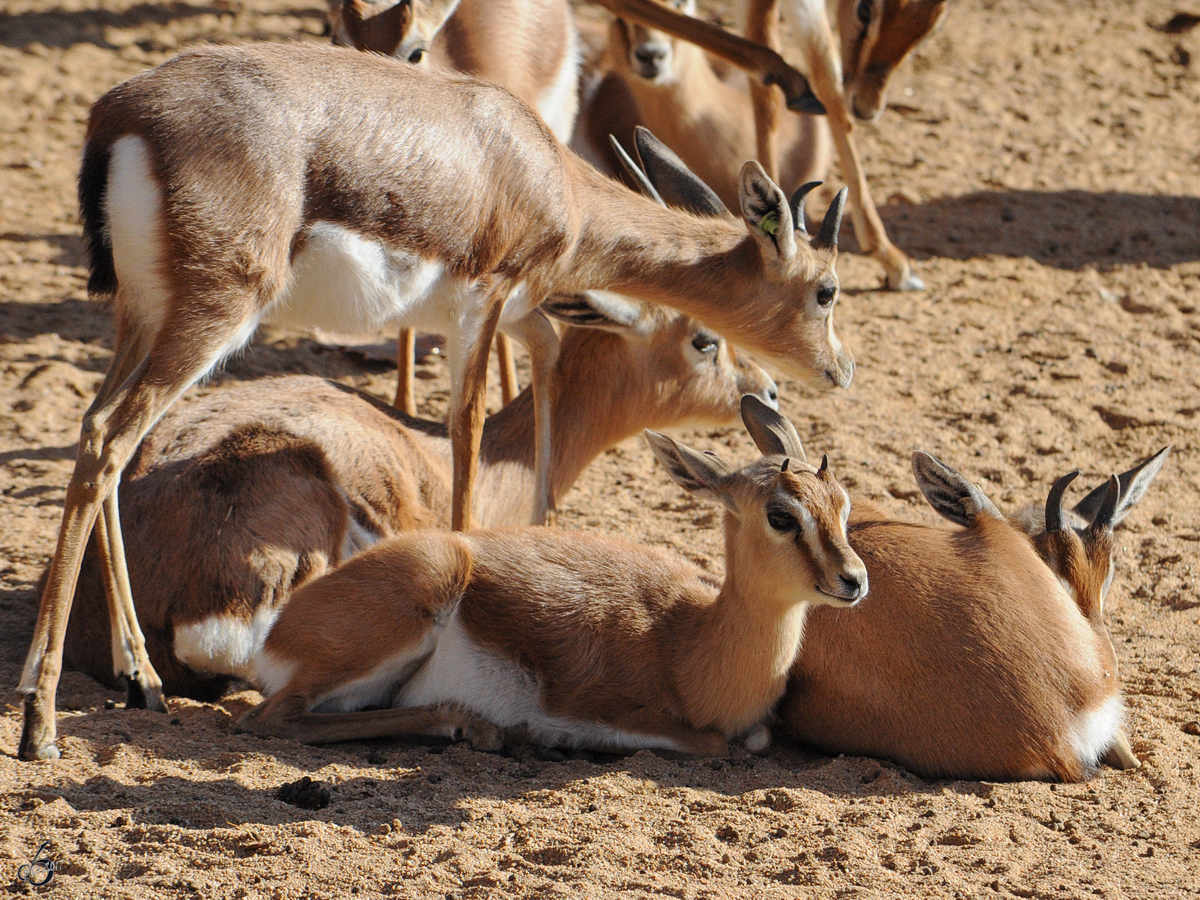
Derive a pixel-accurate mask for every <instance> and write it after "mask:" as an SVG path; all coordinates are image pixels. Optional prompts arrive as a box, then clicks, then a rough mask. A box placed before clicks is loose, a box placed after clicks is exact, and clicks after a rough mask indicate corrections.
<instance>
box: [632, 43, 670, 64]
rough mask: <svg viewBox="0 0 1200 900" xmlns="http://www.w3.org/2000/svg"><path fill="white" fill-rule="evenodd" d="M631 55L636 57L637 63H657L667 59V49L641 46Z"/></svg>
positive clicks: (655, 46)
mask: <svg viewBox="0 0 1200 900" xmlns="http://www.w3.org/2000/svg"><path fill="white" fill-rule="evenodd" d="M633 55H634V56H635V57H637V60H638V62H644V63H658V62H662V61H663V60H664V59H666V58H667V48H666V47H660V46H658V45H657V44H642V45H641V46H640V47H638V48H637V49H636V50H634V51H633Z"/></svg>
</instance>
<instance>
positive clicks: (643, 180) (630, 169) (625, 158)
mask: <svg viewBox="0 0 1200 900" xmlns="http://www.w3.org/2000/svg"><path fill="white" fill-rule="evenodd" d="M608 142H609V143H610V144H612V148H613V152H614V153H616V154H617V159H618V160H619V161H620V163H621V167H622V168H623V169H624V170H625V174H626V175H628V176H629V177H630V178H632V179H633V180H634V181H635V182H636V183H637V186H638V187H640V188H641V189H642V191H643V192H644V193H645V194H646V196H648V197H649V198H650V199H651V200H653V201H654V202H655V203H657V204H658V205H659V206H666V205H667V204H666V202H665V201H664V200H663V198H662V197H660V196H659V194H658V191H657V190H656V189H655V187H654V185H652V184H651V183H650V179H649V178H647V177H646V173H645V172H643V171H642V167H641V166H639V165H638V164H637V163H635V162H634V161H633V159H632V157H630V155H629V154H628V153H626V152H625V148H624V147H622V146H621V142H620V141H618V140H617V139H616V138H615V137H613V136H612V135H611V134H610V135H609V136H608Z"/></svg>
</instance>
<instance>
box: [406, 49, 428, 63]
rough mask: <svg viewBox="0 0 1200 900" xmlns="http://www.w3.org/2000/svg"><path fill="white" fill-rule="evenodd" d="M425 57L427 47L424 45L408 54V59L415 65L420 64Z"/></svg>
mask: <svg viewBox="0 0 1200 900" xmlns="http://www.w3.org/2000/svg"><path fill="white" fill-rule="evenodd" d="M424 58H425V48H424V47H418V48H417V49H416V50H414V51H413V52H412V53H410V54H408V61H409V62H410V63H412V64H413V65H414V66H418V65H420V64H421V60H423V59H424Z"/></svg>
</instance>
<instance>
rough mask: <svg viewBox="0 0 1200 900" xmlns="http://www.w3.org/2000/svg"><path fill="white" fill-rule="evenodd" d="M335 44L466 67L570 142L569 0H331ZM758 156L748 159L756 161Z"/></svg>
mask: <svg viewBox="0 0 1200 900" xmlns="http://www.w3.org/2000/svg"><path fill="white" fill-rule="evenodd" d="M329 19H330V30H331V32H332V35H333V40H334V43H337V44H342V45H345V46H352V47H355V48H357V49H359V50H367V51H371V52H375V53H382V54H383V55H384V56H391V57H394V58H396V59H400V60H406V61H408V62H410V63H413V64H414V65H432V66H434V67H436V68H440V69H446V70H452V71H458V72H465V73H467V74H469V75H474V76H475V77H477V78H482V79H483V80H485V81H490V82H492V83H493V84H498V85H500V86H501V87H504V88H507V89H508V90H510V91H511V92H512V93H513V94H515V95H516V96H517V98H518V99H520V100H524V101H525V102H526V103H527V104H529V106H530V107H532V108H533V109H534V110H535V111H536V112H537V113H538V115H540V116H541V117H542V121H544V122H545V123H546V124H547V125H548V126H549V127H550V130H551V131H553V132H554V136H555V137H557V138H558V139H559V140H560V141H562V143H564V144H566V143H569V142H570V140H571V132H572V130H573V129H574V127H575V113H576V110H577V108H578V103H579V98H578V90H577V85H578V81H579V40H578V37H577V35H576V33H575V25H574V22H573V19H572V16H571V7H570V5H569V4H568V3H567V0H399V2H394V0H383V2H382V3H370V2H368V0H329ZM751 155H752V154H747V156H746V157H745V158H746V159H749V158H750V156H751ZM414 337H415V332H414V331H413V329H411V328H404V329H402V330H401V332H400V340H399V349H398V352H397V357H396V363H397V369H398V371H399V383H398V385H397V389H396V400H395V404H394V405H395V406H396V408H397V409H402V410H404V412H406V413H408V414H409V415H410V416H412V415H416V412H417V409H416V406H417V403H416V396H415V395H414V392H413V386H414V383H415V382H414V378H413V340H414ZM496 354H497V356H498V357H499V359H500V389H501V392H502V394H503V397H504V402H505V403H508V402H510V401H511V400H512V399H513V397H515V396H516V395H517V391H519V390H520V387H519V385H518V382H517V369H516V362H515V359H514V356H513V349H512V343H511V342H510V341H509V339H508V337H507V336H506V335H504V334H499V335H497V336H496Z"/></svg>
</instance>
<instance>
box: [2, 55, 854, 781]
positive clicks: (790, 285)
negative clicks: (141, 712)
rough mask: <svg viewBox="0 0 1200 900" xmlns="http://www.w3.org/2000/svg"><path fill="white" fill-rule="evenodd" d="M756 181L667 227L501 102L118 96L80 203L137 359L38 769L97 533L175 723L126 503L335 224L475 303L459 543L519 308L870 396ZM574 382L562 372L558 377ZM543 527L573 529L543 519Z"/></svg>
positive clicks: (50, 618) (32, 735) (358, 83)
mask: <svg viewBox="0 0 1200 900" xmlns="http://www.w3.org/2000/svg"><path fill="white" fill-rule="evenodd" d="M314 84H316V85H320V86H321V87H320V90H319V91H318V90H314V88H313V85H314ZM126 135H133V136H137V137H138V138H140V139H141V140H142V141H143V142H144V145H145V146H146V147H147V148H148V153H149V157H150V158H149V164H150V166H151V167H152V171H153V177H154V178H155V179H156V180H157V182H158V184H159V185H160V187H161V188H162V189H163V190H162V198H163V203H164V207H163V210H162V213H161V215H162V222H161V226H162V228H161V232H160V237H161V241H162V243H163V244H164V246H163V248H162V252H163V254H164V258H163V260H162V263H161V266H159V269H160V271H159V272H158V273H157V274H158V275H159V276H160V277H161V278H162V280H163V282H164V283H165V286H166V287H165V290H166V296H165V297H164V298H162V301H161V304H160V309H159V313H160V315H151V314H150V313H148V311H147V310H146V309H143V308H140V307H139V297H138V296H136V295H131V293H130V292H129V291H126V290H123V289H122V287H121V285H120V283H119V282H118V279H117V277H116V270H115V268H114V266H113V251H112V248H111V246H110V245H109V244H108V243H107V241H108V238H107V237H106V235H107V234H108V232H107V231H106V215H107V213H106V212H105V209H106V207H105V183H106V182H105V179H106V177H107V175H106V172H107V168H106V167H107V162H106V160H107V159H108V155H109V153H110V151H111V147H112V145H113V143H114V142H115V141H116V140H118V139H120V138H122V137H124V136H126ZM743 175H744V177H743V184H744V190H745V191H746V200H745V203H744V206H745V207H746V210H747V211H746V212H744V218H745V221H743V222H741V223H738V222H735V221H732V220H725V219H702V218H699V217H695V216H689V215H687V214H684V213H680V212H677V211H673V210H668V209H664V208H662V207H660V206H657V205H656V204H654V203H652V202H651V201H649V200H646V199H645V198H641V197H638V196H637V195H635V194H633V193H632V192H630V191H628V190H627V189H625V188H623V187H621V186H620V185H617V184H616V183H615V182H613V181H611V180H610V179H607V178H605V177H604V176H603V175H601V174H600V173H598V172H596V171H595V170H594V169H593V168H592V167H591V166H589V165H588V164H587V163H585V162H583V161H582V160H580V159H578V158H577V157H575V156H574V155H573V154H571V153H569V152H568V151H567V150H565V149H564V148H563V147H562V146H561V145H560V144H559V143H558V142H557V141H556V140H555V139H554V137H553V135H552V134H550V132H549V131H548V130H547V129H546V127H545V126H544V124H543V123H542V122H541V121H540V120H539V119H538V117H537V116H536V115H535V114H534V113H533V112H532V111H530V110H529V109H528V107H526V106H524V105H523V104H521V103H520V102H519V101H517V100H516V99H514V98H513V97H512V95H511V94H508V93H507V92H505V91H503V90H501V89H499V88H496V87H493V86H489V85H487V84H485V83H482V82H478V81H473V80H471V79H468V78H466V77H449V76H445V75H439V74H435V73H431V72H425V71H423V70H421V69H419V68H417V67H414V66H410V65H405V64H400V63H396V62H394V61H391V60H387V59H383V58H380V57H377V56H375V55H373V54H366V53H353V52H348V51H345V50H341V49H337V48H323V47H305V46H286V47H285V46H278V45H258V46H249V45H248V46H244V47H221V48H216V47H213V48H205V49H201V50H195V51H191V52H189V53H185V54H183V55H181V56H179V57H176V58H175V59H174V60H171V61H170V62H168V63H165V64H164V65H162V66H160V67H158V68H157V69H153V70H151V71H149V72H145V73H142V74H141V75H138V76H135V77H134V78H132V79H130V80H129V81H127V82H125V83H124V84H122V85H119V86H118V87H116V88H114V89H112V90H111V91H109V92H108V93H107V94H106V95H104V96H103V97H102V98H101V99H100V100H99V101H97V103H96V105H95V106H94V107H93V110H92V114H91V118H90V119H89V125H88V132H87V139H86V146H85V151H84V161H83V169H82V171H81V178H80V197H81V205H82V207H83V213H84V220H85V227H86V229H87V230H88V240H89V247H90V250H91V254H92V278H91V280H90V282H89V285H90V286H91V287H92V288H94V289H95V290H97V291H99V292H105V291H111V292H114V294H115V297H114V300H115V307H116V315H117V335H118V338H117V347H116V350H115V353H114V360H113V364H112V368H111V369H110V371H109V374H108V375H107V376H106V378H105V381H104V383H103V385H102V386H101V389H100V392H99V395H98V396H97V399H96V401H95V402H94V403H93V405H92V406H91V407H90V408H89V410H88V413H87V415H86V418H85V421H84V426H83V432H82V436H81V441H80V451H79V456H78V459H77V462H76V468H75V471H74V473H73V475H72V480H71V484H70V485H69V486H68V489H67V496H66V503H65V511H64V518H63V526H62V530H61V531H60V534H59V543H58V548H57V550H56V552H55V555H54V559H53V562H52V564H51V568H50V573H49V576H48V578H47V584H46V590H45V593H44V594H43V597H42V606H41V608H40V610H39V615H38V623H37V626H36V628H35V632H34V638H33V642H32V645H31V648H30V653H29V655H28V657H27V659H26V666H25V669H24V672H23V675H22V679H21V684H20V686H19V689H20V691H21V692H22V693H23V694H24V695H25V696H26V701H27V702H26V718H25V729H24V731H23V735H22V740H21V745H20V754H21V756H22V757H23V758H31V757H42V756H47V757H52V756H54V755H55V753H56V752H57V750H56V749H55V748H54V744H53V741H54V733H55V725H54V716H53V708H54V707H53V695H54V690H55V686H56V685H57V682H58V675H59V670H60V666H61V647H62V638H63V634H64V630H65V626H66V621H67V616H68V614H69V610H70V598H71V596H72V595H73V594H74V589H75V581H76V578H77V575H78V571H79V565H80V562H81V560H82V556H83V551H84V548H85V545H86V543H87V540H88V536H89V534H90V533H91V530H92V526H93V524H94V523H95V522H96V521H97V520H99V523H100V528H101V529H102V533H101V536H102V538H103V541H102V545H101V550H102V554H103V556H104V557H105V564H104V566H103V569H104V571H105V577H106V581H107V582H108V584H109V587H110V591H111V596H112V597H113V599H112V601H111V608H112V610H113V612H112V615H111V619H112V621H113V623H114V624H115V625H117V626H119V627H118V629H117V630H118V631H120V632H121V635H120V636H121V652H120V656H121V659H120V660H119V661H118V663H117V665H118V668H119V670H120V671H121V673H122V674H123V675H125V676H128V677H129V678H130V679H131V683H134V684H136V685H137V686H138V687H137V692H138V694H139V696H138V697H135V699H138V700H143V701H144V702H146V703H147V704H148V705H150V706H153V707H155V708H165V707H164V706H163V703H162V700H161V683H160V682H159V679H158V677H157V675H156V674H155V673H154V671H153V667H152V666H151V665H150V662H149V659H148V657H146V655H145V650H144V640H143V638H142V637H141V635H140V633H139V632H138V630H137V623H136V613H135V611H134V605H133V599H132V595H131V593H130V591H129V588H128V584H127V579H126V578H125V575H124V568H125V567H124V563H123V559H122V556H121V550H120V547H121V543H122V542H121V535H120V519H119V512H118V509H117V494H116V492H115V487H116V481H117V479H118V476H119V474H120V472H121V471H122V470H123V469H124V467H125V464H126V462H127V461H128V460H129V458H130V457H131V456H132V454H133V451H134V449H135V447H136V446H137V443H138V442H139V441H140V440H141V438H142V436H143V435H144V434H145V433H146V431H148V430H149V429H150V428H151V427H152V426H153V424H154V423H155V422H156V421H157V420H158V418H159V417H160V416H161V415H162V414H163V412H164V411H165V410H166V409H167V407H169V406H170V404H171V403H172V402H174V400H175V399H176V398H177V397H178V396H179V395H180V394H181V393H182V392H183V391H184V390H185V389H186V388H187V387H188V386H189V385H190V384H192V383H194V382H195V381H196V380H198V379H199V378H201V377H203V376H204V375H205V374H206V373H207V372H208V371H210V370H211V369H212V367H213V366H214V365H216V364H217V363H218V362H219V360H220V359H221V358H222V356H223V355H224V354H226V353H228V352H232V351H234V350H236V349H237V347H238V346H239V344H240V343H242V342H244V341H245V340H247V339H248V338H249V334H250V331H249V330H250V327H251V326H252V325H253V324H254V322H255V321H256V320H257V318H258V317H259V316H261V315H262V314H263V313H264V312H265V311H266V310H268V309H269V308H270V307H271V306H272V304H273V303H275V302H276V301H277V300H278V299H279V298H280V297H281V296H282V295H283V293H284V291H285V289H286V287H287V285H288V283H289V279H290V278H291V271H290V267H289V266H290V260H291V259H292V258H293V257H294V256H295V255H296V254H297V253H299V252H300V251H301V250H302V249H303V248H304V247H305V245H306V243H307V242H308V240H309V238H310V235H309V232H308V231H307V229H308V228H309V227H310V226H311V225H312V224H313V223H315V222H318V221H325V222H331V223H336V224H340V225H343V226H348V227H351V228H353V229H354V231H355V232H356V233H357V234H359V235H361V236H362V237H363V238H366V239H370V240H374V241H377V242H379V244H382V245H384V246H386V247H387V248H389V250H390V251H391V252H393V253H408V254H415V255H417V256H419V257H421V258H423V259H427V260H436V261H439V262H440V263H441V264H442V265H443V266H444V270H443V271H444V272H445V273H447V274H448V275H449V276H452V277H453V278H455V279H456V280H457V281H458V282H459V283H460V284H464V285H469V292H468V298H467V300H468V301H469V303H470V304H472V307H471V309H470V310H468V311H467V312H465V313H464V314H463V315H462V316H461V317H460V318H459V320H458V321H459V322H460V323H462V328H463V330H464V335H463V336H462V343H463V344H464V346H463V347H462V348H461V352H460V353H452V354H451V362H452V364H456V365H460V366H461V365H464V363H463V361H471V362H472V363H474V368H473V374H472V375H471V376H470V379H468V378H467V377H466V375H465V374H464V375H463V376H462V377H461V378H457V379H456V380H455V382H454V384H453V385H452V407H453V408H452V411H451V420H452V422H451V428H452V431H453V433H454V434H455V436H456V437H457V438H458V439H459V441H460V444H465V445H466V446H465V447H463V446H460V448H459V450H458V451H457V452H456V454H455V455H456V461H457V462H458V463H459V473H458V474H457V475H456V477H455V484H456V493H455V495H454V498H453V504H454V507H455V508H456V512H455V513H454V515H453V521H454V522H455V523H456V524H458V525H461V526H462V527H464V528H466V527H469V525H470V515H469V511H470V509H471V494H472V488H473V486H472V482H471V479H470V477H469V476H470V474H471V468H472V460H473V458H474V457H475V456H476V455H477V453H478V446H479V440H480V427H481V425H482V416H481V410H482V405H483V394H482V392H481V388H482V385H483V373H482V364H484V363H486V353H482V352H480V351H479V349H478V348H479V347H483V348H486V347H488V346H489V345H490V343H491V340H492V337H493V335H494V333H495V327H494V326H495V322H496V320H497V318H498V312H497V308H498V307H500V306H502V305H503V304H504V303H505V302H506V301H507V300H508V298H509V297H510V296H512V295H513V293H514V291H515V290H516V289H517V288H518V287H519V286H522V285H523V286H524V289H525V291H526V294H525V297H526V300H527V302H532V303H535V304H536V303H537V302H538V300H540V299H541V298H544V297H547V296H550V295H551V294H555V293H566V294H572V293H576V292H578V291H580V290H587V289H592V288H602V289H610V290H616V291H620V292H622V293H625V294H628V295H631V296H635V297H639V298H642V299H645V300H649V301H652V302H660V303H664V304H667V305H670V306H674V307H675V308H678V309H680V310H682V311H684V312H689V313H690V314H694V315H696V316H697V317H698V318H700V319H702V320H703V321H705V322H706V323H707V324H709V325H710V326H711V327H713V328H716V329H717V330H718V331H721V332H722V333H724V334H727V335H729V336H730V337H733V338H735V339H736V340H738V341H739V342H740V343H741V344H743V345H745V346H747V347H748V348H750V349H754V350H757V351H760V352H762V353H764V354H765V355H767V356H769V357H771V358H773V359H775V360H776V361H777V362H778V363H779V364H780V365H781V366H782V367H784V368H785V369H786V370H787V371H788V372H789V373H792V374H796V375H804V376H808V377H813V378H815V379H816V380H817V381H818V383H820V382H824V383H827V384H832V385H841V386H844V385H846V384H848V383H849V380H850V377H851V373H852V371H853V361H852V357H851V355H850V354H849V353H848V352H847V351H845V349H844V348H843V347H842V346H841V344H840V342H838V341H837V338H836V336H835V334H834V332H833V326H832V318H831V313H832V302H831V303H829V304H826V305H824V306H822V305H820V304H818V302H817V294H818V291H819V290H824V291H826V292H827V293H828V296H829V298H830V300H831V301H832V299H833V298H834V297H835V296H836V274H835V271H834V263H835V260H836V246H826V247H824V248H823V249H816V248H814V247H812V246H810V245H809V244H808V242H807V241H797V240H796V239H795V236H794V235H793V233H792V232H791V229H790V228H782V227H781V228H780V230H779V232H778V233H777V234H775V235H773V236H771V237H768V236H767V235H766V233H763V232H760V231H759V229H758V228H757V224H756V223H757V222H759V221H761V218H759V217H761V216H763V215H768V214H776V213H777V214H778V216H779V221H780V222H781V223H784V222H786V223H789V224H790V221H791V220H790V214H789V213H788V210H787V205H786V201H785V199H784V198H783V197H782V195H780V194H779V192H778V188H777V187H775V186H774V185H773V184H771V183H770V182H769V181H767V180H766V179H765V176H763V175H762V172H761V169H758V168H757V167H756V166H754V165H753V164H748V166H747V167H746V169H745V170H744V173H743ZM468 201H469V202H468ZM747 231H749V232H750V234H749V235H748V234H747ZM756 233H757V234H760V235H761V236H760V237H758V238H756V237H754V235H755V234H756ZM776 242H778V243H776ZM731 298H732V300H731ZM733 301H736V302H733ZM464 302H467V301H464ZM522 309H523V311H525V312H526V318H531V317H535V316H540V313H538V312H537V311H536V309H533V308H532V307H530V308H528V310H525V308H524V307H523V308H522ZM147 323H154V324H155V326H156V327H157V330H155V329H154V328H153V327H150V326H148V325H147ZM448 337H449V338H450V340H451V342H452V343H453V342H454V340H455V335H448ZM456 359H457V360H458V361H459V362H458V363H456V362H455V360H456ZM535 362H537V360H535ZM552 364H553V360H552V358H550V359H548V358H547V355H546V354H545V353H543V354H542V355H541V357H540V363H539V365H538V366H535V369H537V368H539V367H540V368H542V369H546V368H549V366H551V365H552ZM464 371H465V370H464ZM130 376H132V377H130ZM468 380H469V384H468V383H467V382H468ZM468 386H469V387H470V388H471V389H472V390H473V393H469V392H468V391H466V390H464V388H465V387H468ZM534 387H535V390H540V391H541V392H542V396H543V397H545V396H548V392H549V386H548V385H539V383H538V382H537V379H536V378H535V384H534ZM547 407H548V404H547ZM550 499H551V500H552V498H550ZM540 508H541V509H542V511H543V513H544V511H545V510H546V509H547V508H552V507H551V505H550V504H549V503H547V502H546V498H545V497H544V496H543V499H542V503H541V507H540ZM122 623H123V624H122Z"/></svg>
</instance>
